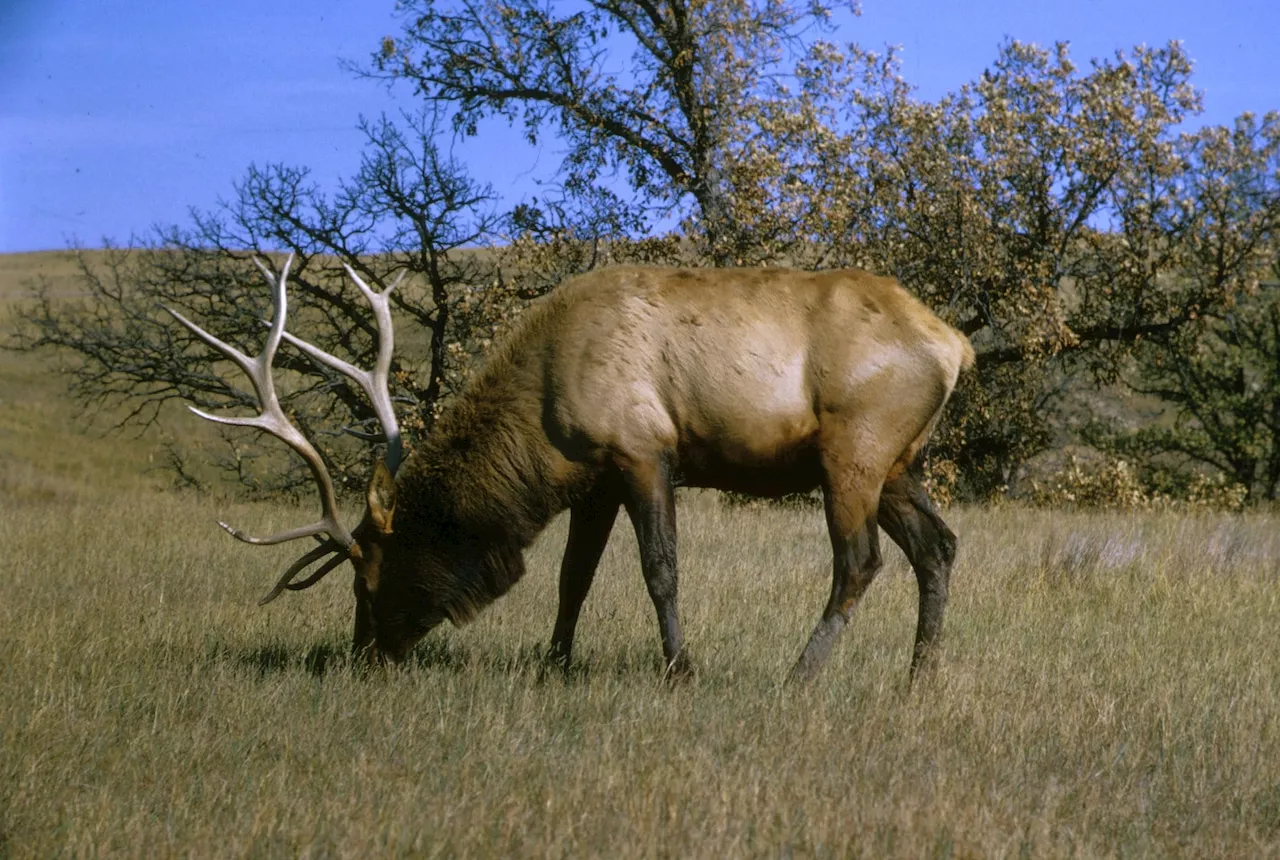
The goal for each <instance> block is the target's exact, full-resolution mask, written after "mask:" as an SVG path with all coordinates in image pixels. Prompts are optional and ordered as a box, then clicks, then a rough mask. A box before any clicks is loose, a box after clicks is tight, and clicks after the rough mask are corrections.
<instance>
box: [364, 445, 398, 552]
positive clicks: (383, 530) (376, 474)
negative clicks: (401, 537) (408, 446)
mask: <svg viewBox="0 0 1280 860" xmlns="http://www.w3.org/2000/svg"><path fill="white" fill-rule="evenodd" d="M366 498H367V499H368V501H369V519H370V520H372V521H373V525H374V527H375V528H376V529H377V530H378V532H379V533H380V534H384V535H389V534H391V517H392V515H394V514H395V512H396V479H395V478H393V477H391V470H390V469H388V468H387V464H386V463H385V462H383V461H382V459H381V458H379V459H378V462H377V463H376V464H374V467H373V477H371V478H369V491H368V494H367V496H366Z"/></svg>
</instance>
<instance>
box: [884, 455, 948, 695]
mask: <svg viewBox="0 0 1280 860" xmlns="http://www.w3.org/2000/svg"><path fill="white" fill-rule="evenodd" d="M877 519H878V520H879V523H880V526H881V527H882V528H883V529H884V530H885V533H886V534H888V535H889V537H890V538H892V539H893V542H894V543H896V544H897V545H898V546H899V547H901V548H902V551H903V553H905V554H906V556H907V561H909V562H910V563H911V568H912V570H914V571H915V575H916V582H917V584H918V586H919V589H920V614H919V618H918V619H917V622H916V639H915V646H914V648H913V649H912V652H911V680H912V681H914V680H915V679H916V678H917V677H918V676H919V675H920V673H921V672H923V671H927V670H928V669H929V668H930V667H931V666H932V665H933V664H934V662H935V660H936V655H937V648H938V641H939V638H940V637H941V635H942V616H943V613H944V611H945V610H946V607H947V590H948V586H949V585H950V580H951V565H952V563H953V562H954V561H955V557H956V536H955V533H954V532H952V531H951V529H950V528H948V527H947V524H946V523H945V522H943V520H942V517H941V516H940V515H939V514H938V511H937V509H936V508H935V507H934V506H933V502H932V501H931V500H930V498H929V495H928V493H927V492H925V489H924V485H923V482H922V480H921V475H920V473H919V463H918V462H917V463H914V464H913V465H912V467H911V468H910V469H908V470H906V471H904V472H902V474H900V475H898V476H897V477H896V478H893V479H892V480H890V481H889V482H888V483H887V484H885V487H884V490H883V491H882V492H881V494H880V507H879V510H878V512H877Z"/></svg>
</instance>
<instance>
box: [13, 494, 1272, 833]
mask: <svg viewBox="0 0 1280 860" xmlns="http://www.w3.org/2000/svg"><path fill="white" fill-rule="evenodd" d="M681 501H682V508H681V514H682V531H681V538H682V545H681V549H682V577H683V583H682V601H683V607H684V614H685V618H686V620H687V628H688V630H687V632H688V636H689V641H690V643H691V647H692V648H693V649H694V657H695V659H696V662H697V664H698V667H699V672H698V674H697V676H696V677H695V678H694V680H692V681H691V682H689V683H687V684H683V685H680V686H677V687H675V688H669V687H667V686H666V685H665V684H663V683H662V682H661V681H660V680H659V672H658V653H659V649H658V638H657V632H656V624H655V623H654V621H653V618H652V610H651V608H650V606H649V603H648V599H647V597H646V596H645V594H644V590H643V586H642V584H641V577H640V574H639V570H638V565H637V562H636V558H635V555H636V554H635V551H634V538H632V536H631V535H630V534H629V530H628V529H626V528H619V529H618V533H617V534H616V535H615V539H614V541H613V542H612V544H611V545H610V548H609V552H608V554H607V556H606V558H605V561H604V567H603V569H602V572H601V576H600V578H599V581H598V583H597V586H596V590H595V591H594V592H593V593H592V595H591V598H590V599H589V602H588V606H587V610H586V613H585V617H584V619H583V624H582V628H581V634H580V642H579V663H580V665H579V667H578V669H577V670H576V671H574V672H573V673H571V674H570V675H569V676H568V677H567V678H566V677H562V676H560V675H558V674H554V673H553V674H550V675H546V674H544V673H543V672H541V671H540V669H541V663H540V661H539V659H538V654H539V649H540V647H541V645H542V643H544V641H545V640H546V638H547V636H548V635H549V630H550V624H551V621H552V619H553V617H554V609H555V577H554V574H553V571H554V568H555V564H556V561H557V556H558V552H559V548H560V546H561V544H562V541H563V537H564V535H563V523H557V524H556V526H554V527H553V528H552V529H551V530H550V532H549V533H548V534H547V536H546V538H545V539H544V540H542V541H540V542H539V543H538V545H537V546H536V547H535V548H534V550H533V552H532V553H531V556H530V571H531V572H530V575H529V577H528V578H527V580H526V581H525V582H523V583H521V584H520V585H519V586H518V587H517V588H516V589H515V591H514V592H513V593H512V594H511V595H509V596H508V597H507V598H505V599H503V600H502V601H500V602H499V603H498V604H496V605H495V606H494V607H493V608H492V609H491V610H490V611H488V612H487V613H485V614H484V615H483V616H482V617H481V619H480V620H479V621H477V622H476V623H475V624H474V625H472V626H471V627H469V628H466V629H464V630H452V629H446V630H442V631H439V632H437V633H435V634H432V636H430V637H429V639H428V640H427V641H426V642H425V643H423V644H422V645H421V646H419V648H418V649H417V651H416V652H415V654H414V655H413V658H412V659H411V660H410V661H409V663H408V665H406V666H403V667H400V668H397V669H394V670H392V671H389V672H386V673H376V674H373V675H365V674H363V673H361V672H360V671H358V670H357V669H356V668H354V667H353V666H352V664H351V663H350V662H349V661H348V658H347V656H346V651H345V649H346V637H347V635H348V630H347V625H348V618H347V613H348V612H349V610H350V605H349V604H350V596H349V591H348V588H347V585H346V583H345V582H343V581H342V578H341V577H337V576H335V577H334V578H333V581H331V582H326V583H325V584H324V585H323V586H321V587H318V588H317V589H315V590H313V591H312V592H308V593H306V594H303V595H289V597H290V598H291V599H289V600H287V601H279V602H277V603H276V604H273V605H272V606H271V607H270V608H269V609H264V610H259V609H257V608H255V607H254V606H253V600H254V598H255V597H256V596H257V595H258V594H259V593H260V592H261V591H262V590H263V589H264V587H265V586H266V585H268V584H269V581H270V580H271V579H272V576H273V574H274V573H275V570H276V568H278V566H279V565H280V564H281V563H282V562H283V561H284V560H285V559H286V558H287V557H288V556H287V551H281V552H279V553H273V552H272V551H263V550H257V551H255V550H254V549H252V548H247V547H244V546H241V545H238V544H236V543H235V542H233V541H231V540H229V539H226V538H225V536H223V535H221V534H220V533H218V532H217V530H216V529H215V528H212V527H211V520H212V518H213V517H214V516H215V514H218V515H229V516H231V517H233V518H234V519H235V520H236V521H237V522H245V523H252V524H254V525H255V526H257V527H259V528H263V529H269V528H272V527H273V526H275V525H280V524H284V523H286V522H291V521H293V520H295V519H297V518H298V517H299V516H301V515H302V514H303V512H299V511H295V510H289V509H287V508H286V509H277V508H271V507H265V506H236V507H235V508H234V509H232V510H229V511H228V510H226V509H225V508H226V506H225V505H217V506H215V505H213V504H211V503H207V502H202V501H199V500H195V499H191V498H183V497H176V496H173V495H169V494H164V493H158V492H153V491H145V490H136V491H132V492H128V493H124V494H119V495H115V494H107V493H102V494H100V495H96V496H95V495H88V496H85V497H81V498H78V499H73V500H71V501H69V502H68V501H66V500H59V499H46V498H42V497H37V498H34V499H30V500H27V501H24V502H21V503H20V504H18V505H14V506H11V507H10V510H9V511H8V512H7V514H6V516H5V517H4V520H3V524H2V525H0V541H3V545H4V546H5V547H6V548H7V550H8V553H7V556H8V559H9V563H8V564H7V565H6V567H5V571H6V572H5V581H4V586H5V588H4V594H5V599H4V600H3V601H2V602H0V648H2V653H4V654H5V655H6V656H5V659H4V661H3V665H2V667H0V683H2V685H3V692H4V695H3V698H2V699H0V731H2V732H3V738H4V740H3V748H4V756H3V764H2V765H0V768H2V770H0V810H2V812H0V832H2V833H3V839H4V842H3V843H2V844H3V845H4V847H5V849H7V851H8V852H9V853H12V854H13V855H14V856H57V855H60V854H70V855H76V856H81V855H89V856H93V855H99V854H100V855H111V856H118V855H125V856H133V855H139V856H140V855H151V854H153V853H157V852H158V853H160V854H195V855H205V856H208V855H232V856H242V855H246V856H272V855H275V856H292V855H305V856H373V855H393V856H394V855H406V856H407V855H413V856H418V855H424V854H425V855H432V856H436V855H438V856H477V855H479V856H491V855H520V856H567V855H573V856H580V855H583V854H587V855H607V856H654V855H664V856H732V855H738V856H742V855H770V856H774V855H788V856H813V855H817V856H877V857H878V856H887V855H899V856H922V855H925V856H934V855H948V856H1001V855H1013V854H1031V855H1040V856H1043V855H1066V854H1073V853H1075V854H1088V855H1105V854H1124V855H1151V856H1167V855H1170V854H1182V855H1187V856H1207V855H1219V856H1221V855H1231V856H1267V855H1271V856H1274V855H1276V854H1277V853H1280V731H1278V726H1277V717H1276V715H1277V714H1278V713H1280V685H1278V684H1277V678H1280V649H1278V648H1277V647H1276V642H1275V627H1276V620H1277V618H1278V617H1280V613H1278V611H1277V610H1278V609H1280V607H1278V606H1277V601H1278V597H1280V567H1278V566H1280V530H1277V529H1276V527H1275V526H1276V523H1275V522H1274V521H1273V520H1270V519H1264V518H1257V519H1249V518H1235V517H1210V516H1203V517H1197V518H1185V517H1177V516H1172V515H1146V516H1142V517H1131V518H1124V517H1121V518H1116V517H1113V516H1108V517H1100V516H1086V515H1064V514H1061V513H1054V514H1044V513H1037V512H1029V511H1020V510H997V511H962V512H956V513H954V515H953V516H952V519H953V520H954V521H955V524H956V528H957V531H959V532H960V534H961V535H962V539H963V550H962V555H961V559H960V561H959V564H958V566H957V569H956V573H955V577H954V590H953V599H952V605H951V609H950V615H949V618H948V636H947V644H946V650H945V654H944V657H943V660H942V665H941V669H940V672H939V673H938V675H937V677H935V678H933V679H932V680H931V681H929V682H928V683H926V684H923V685H920V686H918V687H917V688H916V689H914V690H910V691H908V690H907V689H906V687H905V676H906V664H907V658H908V652H909V648H910V640H911V634H912V625H913V623H914V601H915V593H914V590H915V586H914V582H913V580H912V577H911V576H910V573H909V571H908V570H907V569H906V566H905V564H904V563H903V562H902V561H901V558H900V557H899V556H897V555H896V553H894V554H892V556H891V558H890V561H889V563H888V564H887V566H886V569H885V571H884V573H883V574H882V577H881V580H882V581H879V582H877V583H876V585H875V586H874V587H873V588H872V590H871V591H870V592H869V594H868V597H867V599H866V602H865V604H864V606H863V607H862V608H861V609H860V614H859V617H858V619H857V621H856V623H855V624H854V625H853V626H852V627H851V628H850V630H849V632H848V633H847V634H846V638H845V641H844V642H843V643H842V645H841V647H840V648H839V649H838V651H837V654H836V656H835V658H834V659H833V661H832V663H831V664H830V665H829V666H828V667H827V671H826V672H825V673H824V674H823V675H822V677H821V678H820V680H819V681H818V682H817V683H815V684H813V685H811V686H808V687H787V686H784V685H783V684H782V679H783V677H784V675H785V672H786V670H787V668H788V666H789V664H790V662H791V661H792V660H793V659H794V658H795V657H796V655H797V654H798V652H799V650H800V647H801V646H802V644H803V642H804V639H805V636H806V634H807V633H808V630H809V628H810V626H811V625H812V624H813V622H814V621H815V620H816V616H817V613H818V611H819V608H820V606H821V605H822V602H823V601H824V599H825V592H826V589H827V584H828V583H827V566H828V560H827V550H826V547H825V539H824V537H823V535H822V529H821V522H820V520H821V517H820V515H817V514H806V513H800V512H791V511H786V512H781V511H770V510H754V509H746V510H742V509H738V510H726V509H724V508H722V507H721V506H720V505H719V504H718V503H717V502H716V501H715V500H714V498H713V497H707V496H690V497H688V498H684V499H682V500H681Z"/></svg>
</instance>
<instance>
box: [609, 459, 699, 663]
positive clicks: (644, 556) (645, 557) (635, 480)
mask: <svg viewBox="0 0 1280 860" xmlns="http://www.w3.org/2000/svg"><path fill="white" fill-rule="evenodd" d="M672 471H673V470H672V464H671V458H670V457H669V456H661V457H657V458H655V459H654V460H652V461H649V462H640V463H632V464H628V466H627V467H626V468H624V469H623V475H624V481H625V485H626V502H625V504H626V508H627V513H628V514H629V515H630V516H631V523H632V525H633V526H634V527H635V530H636V539H637V540H638V541H639V543H640V569H641V570H642V571H643V573H644V583H645V586H646V587H647V588H648V590H649V597H650V598H652V599H653V607H654V609H655V610H657V613H658V630H659V632H660V633H661V634H662V656H663V659H664V661H665V663H666V672H667V674H668V675H669V676H680V675H687V674H688V673H689V672H690V669H691V667H690V664H689V659H688V656H687V655H686V654H685V652H684V633H683V632H682V631H681V629H680V615H679V612H678V611H677V609H676V506H675V485H674V481H673V477H672Z"/></svg>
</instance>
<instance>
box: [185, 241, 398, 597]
mask: <svg viewBox="0 0 1280 860" xmlns="http://www.w3.org/2000/svg"><path fill="white" fill-rule="evenodd" d="M254 263H255V264H256V265H257V266H258V268H259V269H260V270H261V271H262V273H263V275H265V276H266V278H267V280H269V281H271V282H272V286H273V289H274V293H275V295H274V305H275V312H274V314H273V316H272V319H271V323H270V328H269V331H268V332H267V339H266V342H265V343H264V344H263V345H262V351H261V352H260V353H258V355H256V356H254V357H253V358H250V357H249V356H247V355H245V354H244V353H243V352H241V351H240V350H238V349H236V348H235V347H234V346H231V345H230V344H228V343H225V342H224V341H222V340H220V339H219V338H217V337H214V336H213V335H211V334H209V333H208V332H207V331H205V330H204V329H202V328H200V326H198V325H196V324H195V323H193V322H191V321H190V320H189V319H187V318H186V317H184V316H183V315H182V314H180V313H178V312H177V311H176V310H174V309H173V308H171V307H168V306H167V305H166V306H163V307H164V309H165V310H166V311H168V312H169V314H170V315H172V316H173V318H174V319H176V320H177V321H178V322H180V323H182V324H183V325H184V326H186V327H187V329H188V330H190V331H191V333H192V334H194V335H195V336H196V337H198V338H200V339H201V340H202V341H204V342H205V343H207V344H208V345H209V346H211V347H213V348H214V349H216V350H218V351H219V352H221V353H222V354H223V355H225V356H227V357H228V358H230V359H231V360H232V361H234V362H235V363H236V364H237V365H238V366H239V367H240V369H241V370H242V371H244V373H245V375H246V376H248V377H249V381H250V382H251V383H253V389H254V393H255V394H256V395H257V398H258V405H259V406H260V407H261V410H262V411H261V412H260V413H259V414H258V415H255V416H253V417H230V416H222V415H211V414H209V413H208V412H204V411H203V410H200V409H197V408H196V407H194V406H191V407H188V408H190V409H191V411H192V412H194V413H195V414H196V415H199V416H200V417H201V418H204V419H206V420H208V421H214V422H217V423H219V424H231V425H235V426H238V427H253V428H255V429H257V430H261V431H263V432H266V433H270V434H271V435H273V436H275V437H276V438H278V439H280V440H281V441H283V442H284V443H285V444H286V445H288V446H289V447H290V448H292V449H293V450H294V451H296V452H298V454H299V455H300V456H301V457H302V459H303V460H305V461H306V463H307V466H308V468H310V469H311V475H312V477H313V478H315V481H316V484H317V486H318V487H319V489H320V504H321V508H322V514H321V517H320V519H319V520H317V521H316V522H313V523H311V524H309V525H304V526H298V527H297V528H292V529H286V530H285V531H282V532H278V533H276V534H273V535H269V536H267V537H261V538H259V537H253V536H251V535H249V534H246V533H245V532H243V531H241V530H240V529H237V528H234V527H232V526H230V525H228V524H227V523H224V522H219V523H218V525H220V526H222V528H224V529H226V531H227V532H228V533H229V534H230V535H231V536H232V537H234V538H236V539H237V540H241V541H244V542H245V543H251V544H256V545H258V546H267V545H271V544H278V543H284V542H286V541H291V540H296V539H298V538H303V537H314V538H315V539H316V540H317V541H319V544H320V545H319V546H317V547H315V548H314V549H312V550H310V551H309V552H307V553H306V554H304V555H303V556H302V557H301V558H299V559H298V560H297V561H295V562H294V563H293V564H291V565H290V566H289V568H288V569H287V570H286V571H285V572H284V574H283V575H282V576H281V577H280V579H279V581H277V582H276V584H275V587H274V588H272V589H271V591H270V592H268V593H267V595H266V596H265V597H264V598H262V600H260V601H259V605H262V604H265V603H269V602H271V601H272V600H274V599H275V598H276V597H278V596H279V595H280V594H281V593H282V592H283V591H284V590H285V589H289V590H293V591H296V590H299V589H303V588H307V587H309V586H311V585H314V584H315V583H316V582H319V581H320V579H321V578H322V577H323V576H324V575H325V574H326V573H328V572H329V571H331V570H333V568H335V567H337V566H338V565H339V564H341V563H342V562H343V561H345V560H346V559H348V558H350V557H351V556H352V555H353V554H355V553H357V552H359V550H358V548H357V547H356V541H355V538H354V537H353V536H352V534H351V532H350V531H348V530H347V529H346V527H344V526H343V525H342V523H341V522H340V521H339V520H338V503H337V496H336V493H335V492H334V488H333V479H332V478H330V477H329V470H328V469H326V468H325V465H324V460H323V459H322V458H321V457H320V452H318V451H317V450H316V449H315V447H314V446H313V445H312V444H311V443H310V442H309V441H307V438H306V437H305V436H303V435H302V433H301V432H300V431H299V430H298V428H297V427H295V426H294V425H293V423H292V422H290V421H289V419H288V417H287V416H286V415H285V413H284V410H283V409H282V408H281V407H280V400H279V398H278V397H277V395H276V389H275V380H274V379H273V378H272V376H271V365H272V362H273V361H274V360H275V356H276V350H277V349H279V347H280V341H281V340H288V341H289V343H290V344H292V345H294V346H296V347H298V349H300V350H302V351H303V352H304V353H306V354H307V355H309V356H311V357H312V358H313V359H315V360H316V361H319V362H322V363H324V364H326V365H328V366H330V367H332V368H334V369H335V370H337V371H339V372H341V373H343V374H344V375H346V376H348V377H350V378H351V379H353V380H354V381H355V382H357V383H358V384H359V385H360V387H361V388H362V389H363V390H364V392H365V393H366V394H367V395H368V397H369V400H370V401H371V402H372V403H373V409H374V412H375V414H376V415H377V416H378V420H379V422H381V424H382V428H383V436H384V438H385V439H386V442H387V467H388V468H389V469H390V470H391V471H392V474H394V473H395V470H396V467H397V466H399V464H400V460H401V458H402V445H401V441H400V430H399V428H398V426H397V424H396V418H395V412H394V410H393V409H392V406H391V394H390V389H389V386H388V373H389V370H390V367H391V352H392V348H393V340H392V337H393V335H392V328H391V310H390V307H389V303H388V298H387V297H388V296H389V295H390V294H391V291H392V290H393V289H395V288H396V286H397V285H398V284H399V281H398V280H397V281H396V283H394V284H392V285H391V286H390V287H388V288H387V289H386V290H384V291H383V292H381V293H375V292H374V291H373V290H371V289H370V288H369V287H368V286H367V285H366V284H365V283H364V281H362V280H360V278H359V277H357V276H356V274H355V272H354V271H352V269H351V267H350V266H347V267H346V268H347V273H348V274H350V275H351V277H352V278H353V279H354V280H355V282H356V284H357V285H358V286H359V287H360V291H361V292H363V293H364V295H365V297H366V298H367V299H368V300H369V303H370V305H372V306H373V311H374V316H375V319H376V321H377V326H378V360H377V364H376V365H375V367H374V370H373V371H372V372H368V371H364V370H361V369H360V368H358V367H355V366H353V365H351V364H348V363H347V362H345V361H343V360H342V359H339V358H336V357H334V356H332V355H330V354H329V353H327V352H325V351H323V350H321V349H319V348H317V347H314V346H312V345H311V344H309V343H307V342H306V341H303V340H300V339H299V338H297V337H294V336H293V335H291V334H289V333H287V332H286V331H285V330H284V323H285V314H286V311H287V295H286V289H285V285H286V284H287V282H288V280H289V267H290V266H291V265H293V255H292V254H290V255H289V259H288V260H286V261H285V264H284V267H283V268H282V269H281V271H280V276H279V277H278V278H277V277H275V276H273V275H272V273H271V271H270V270H269V269H268V268H267V267H266V266H265V265H264V264H263V263H262V262H261V261H260V260H257V259H254ZM321 535H327V536H328V537H326V538H321V537H320V536H321ZM331 553H337V557H336V558H332V559H329V560H328V561H327V562H325V563H324V564H323V565H321V567H320V568H319V569H318V570H317V571H316V572H315V573H313V574H312V575H311V576H309V577H307V578H306V579H305V580H303V581H302V582H296V583H295V582H293V578H294V577H295V576H297V575H298V573H300V572H301V571H302V570H304V569H305V568H306V567H307V566H308V565H310V564H311V563H312V562H315V561H318V560H319V559H321V558H324V557H325V556H327V555H329V554H331Z"/></svg>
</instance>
